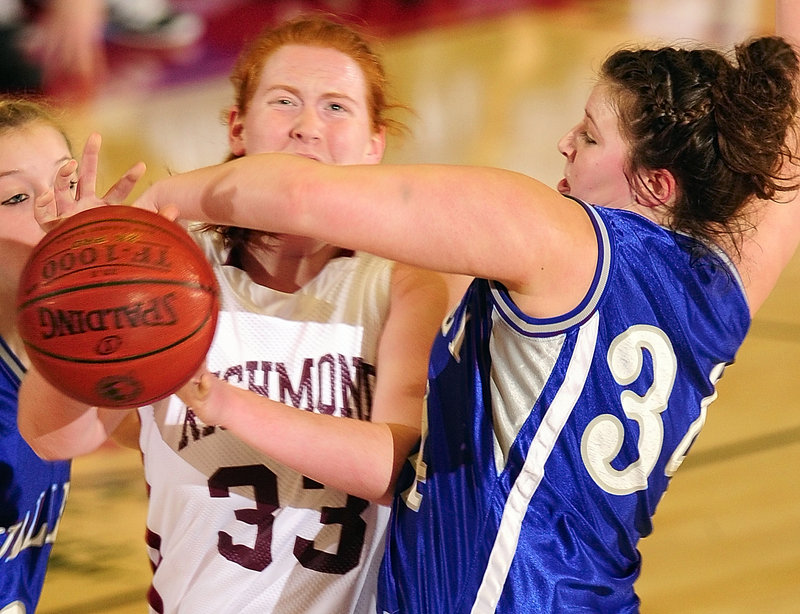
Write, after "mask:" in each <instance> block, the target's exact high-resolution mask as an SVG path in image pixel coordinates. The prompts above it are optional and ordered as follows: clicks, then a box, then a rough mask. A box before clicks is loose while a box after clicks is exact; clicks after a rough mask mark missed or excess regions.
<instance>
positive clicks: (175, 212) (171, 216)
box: [158, 205, 181, 222]
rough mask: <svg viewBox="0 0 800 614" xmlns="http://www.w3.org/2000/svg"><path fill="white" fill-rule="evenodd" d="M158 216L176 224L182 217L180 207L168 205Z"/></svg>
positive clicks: (160, 210)
mask: <svg viewBox="0 0 800 614" xmlns="http://www.w3.org/2000/svg"><path fill="white" fill-rule="evenodd" d="M158 214H159V215H161V216H163V217H165V218H167V219H168V220H169V221H171V222H174V221H175V220H177V219H178V218H179V217H180V214H181V210H180V209H178V205H167V206H166V207H162V208H161V209H159V211H158Z"/></svg>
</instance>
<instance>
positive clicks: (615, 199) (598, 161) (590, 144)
mask: <svg viewBox="0 0 800 614" xmlns="http://www.w3.org/2000/svg"><path fill="white" fill-rule="evenodd" d="M558 150H559V151H560V152H561V153H562V154H563V155H564V157H565V158H566V159H567V163H566V165H565V168H564V179H562V180H561V181H560V182H559V184H558V191H559V192H561V193H562V194H570V195H572V196H575V197H576V198H580V199H581V200H583V201H585V202H588V203H591V204H595V205H603V206H607V207H617V208H620V209H629V208H630V207H631V206H632V205H633V204H634V198H633V192H632V190H631V187H630V185H629V183H628V179H627V177H626V176H625V172H624V168H625V166H624V164H625V160H626V156H627V153H628V147H627V145H626V143H625V142H624V140H623V138H622V135H621V134H620V132H619V126H618V117H617V113H616V111H615V110H614V108H613V106H612V104H611V102H610V99H609V97H608V95H607V92H606V88H605V87H603V86H602V85H598V86H596V87H595V88H594V89H593V90H592V93H591V95H590V96H589V100H588V101H587V102H586V111H585V114H584V117H583V119H582V120H581V122H580V123H579V124H578V125H577V126H575V127H574V128H572V129H571V130H570V131H569V132H567V134H565V135H564V136H563V137H562V138H561V140H560V141H559V142H558Z"/></svg>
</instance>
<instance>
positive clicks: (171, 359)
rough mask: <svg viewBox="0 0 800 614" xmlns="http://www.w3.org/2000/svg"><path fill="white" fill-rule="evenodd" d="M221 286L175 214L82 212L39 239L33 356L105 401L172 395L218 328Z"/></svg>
mask: <svg viewBox="0 0 800 614" xmlns="http://www.w3.org/2000/svg"><path fill="white" fill-rule="evenodd" d="M218 311H219V289H218V287H217V282H216V278H215V277H214V272H213V271H212V269H211V266H210V265H209V263H208V261H207V260H206V257H205V256H204V254H203V252H202V250H201V249H200V248H199V247H198V245H197V244H196V243H195V242H194V241H193V240H192V238H191V237H190V236H189V234H188V233H187V232H186V231H185V230H184V229H183V228H182V227H181V226H179V225H178V224H176V223H175V222H171V221H169V220H168V219H166V218H164V217H162V216H160V215H157V214H155V213H151V212H149V211H145V210H143V209H137V208H134V207H129V206H125V205H112V206H104V207H97V208H94V209H88V210H86V211H82V212H81V213H78V214H76V215H74V216H72V217H70V218H68V219H67V220H65V221H64V222H63V223H62V224H60V225H59V226H58V227H57V228H55V229H54V230H52V231H51V232H49V233H48V234H47V235H46V236H45V237H44V238H43V239H42V240H41V241H40V242H39V244H38V245H37V246H36V247H35V249H34V251H33V254H32V255H31V257H30V259H29V260H28V263H27V265H26V266H25V270H24V271H23V273H22V279H21V281H20V287H19V293H18V295H17V316H18V325H19V330H20V334H21V335H22V339H23V341H24V342H25V347H26V350H27V352H28V355H29V357H30V359H31V361H32V362H33V364H34V365H35V366H36V368H37V369H38V370H39V371H40V372H41V373H42V375H43V376H44V377H45V378H46V379H47V380H48V381H49V382H50V383H51V384H53V385H54V386H55V387H57V388H58V389H60V390H61V391H62V392H64V393H66V394H67V395H69V396H71V397H73V398H75V399H78V400H80V401H83V402H85V403H88V404H90V405H97V406H100V407H136V406H140V405H147V404H148V403H152V402H154V401H156V400H159V399H162V398H164V397H166V396H169V395H170V394H172V393H173V392H175V391H176V390H177V389H178V388H180V387H181V386H182V385H183V384H184V383H185V382H186V381H188V380H189V378H191V377H192V375H194V373H195V372H196V371H197V369H198V368H199V367H200V365H201V364H202V363H203V360H204V359H205V356H206V353H207V352H208V348H209V347H210V345H211V341H212V339H213V337H214V331H215V329H216V325H217V314H218Z"/></svg>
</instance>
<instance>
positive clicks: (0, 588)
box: [0, 337, 70, 613]
mask: <svg viewBox="0 0 800 614" xmlns="http://www.w3.org/2000/svg"><path fill="white" fill-rule="evenodd" d="M23 373H24V367H23V366H22V363H20V361H19V359H18V358H17V356H16V355H15V354H14V353H13V352H12V351H11V349H10V348H9V347H8V345H7V344H6V342H5V341H4V340H3V338H2V337H0V610H2V609H3V608H4V607H5V606H7V605H9V604H15V605H16V609H15V610H13V611H15V612H28V613H32V612H34V611H35V609H36V604H37V603H38V601H39V595H40V593H41V591H42V585H43V584H44V575H45V571H46V569H47V561H48V558H49V556H50V550H51V549H52V547H53V540H54V539H55V535H56V531H57V530H58V523H59V521H60V519H61V514H62V513H63V511H64V505H65V503H66V498H67V492H68V491H69V470H70V464H69V462H67V461H60V462H47V461H43V460H42V459H40V458H39V457H38V456H36V454H35V453H34V451H33V450H32V449H31V448H30V446H28V444H27V443H25V440H24V439H22V436H21V435H20V434H19V430H17V400H18V396H19V385H20V379H21V378H22V374H23ZM20 607H22V608H23V609H20Z"/></svg>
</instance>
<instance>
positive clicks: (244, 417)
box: [213, 381, 419, 502]
mask: <svg viewBox="0 0 800 614" xmlns="http://www.w3.org/2000/svg"><path fill="white" fill-rule="evenodd" d="M213 383H214V385H216V386H220V387H224V388H220V389H219V391H220V392H222V393H223V394H224V397H222V396H220V397H217V399H218V400H217V401H216V402H218V403H222V404H224V406H225V411H224V414H223V417H222V422H221V426H224V427H225V428H226V429H228V430H229V431H231V432H232V433H234V434H235V435H236V436H237V437H239V438H240V439H242V440H243V441H244V442H245V443H247V444H248V445H250V446H252V447H253V448H256V449H258V450H260V451H261V452H263V453H264V454H266V455H267V456H269V457H271V458H273V459H275V460H276V461H278V462H280V463H283V464H284V465H287V466H289V467H291V468H292V469H294V470H295V471H298V472H299V473H302V474H303V475H305V476H307V477H309V478H311V479H313V480H315V481H317V482H320V483H321V484H325V485H326V486H330V487H332V488H337V489H339V490H342V491H344V492H347V493H349V494H351V495H355V496H357V497H361V498H363V499H368V500H371V501H378V502H387V501H389V500H391V495H392V492H393V486H394V478H395V476H396V474H397V472H398V470H399V466H400V465H401V464H402V462H403V461H404V460H405V458H406V456H407V454H408V450H409V449H410V447H411V445H413V442H414V441H416V439H417V438H418V436H419V432H418V431H416V430H415V429H410V428H408V427H404V426H401V425H389V424H383V423H372V422H365V421H361V420H355V419H350V418H340V417H333V416H327V415H321V414H315V413H312V412H307V411H302V410H299V409H296V408H294V407H289V406H287V405H284V404H282V403H278V402H276V401H272V400H270V399H267V398H265V397H261V396H259V395H257V394H255V393H252V392H249V391H245V390H240V389H238V388H235V387H233V386H230V385H228V384H225V383H223V382H219V381H215V382H213ZM223 398H224V401H223V400H222V399H223ZM412 431H413V432H412Z"/></svg>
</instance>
